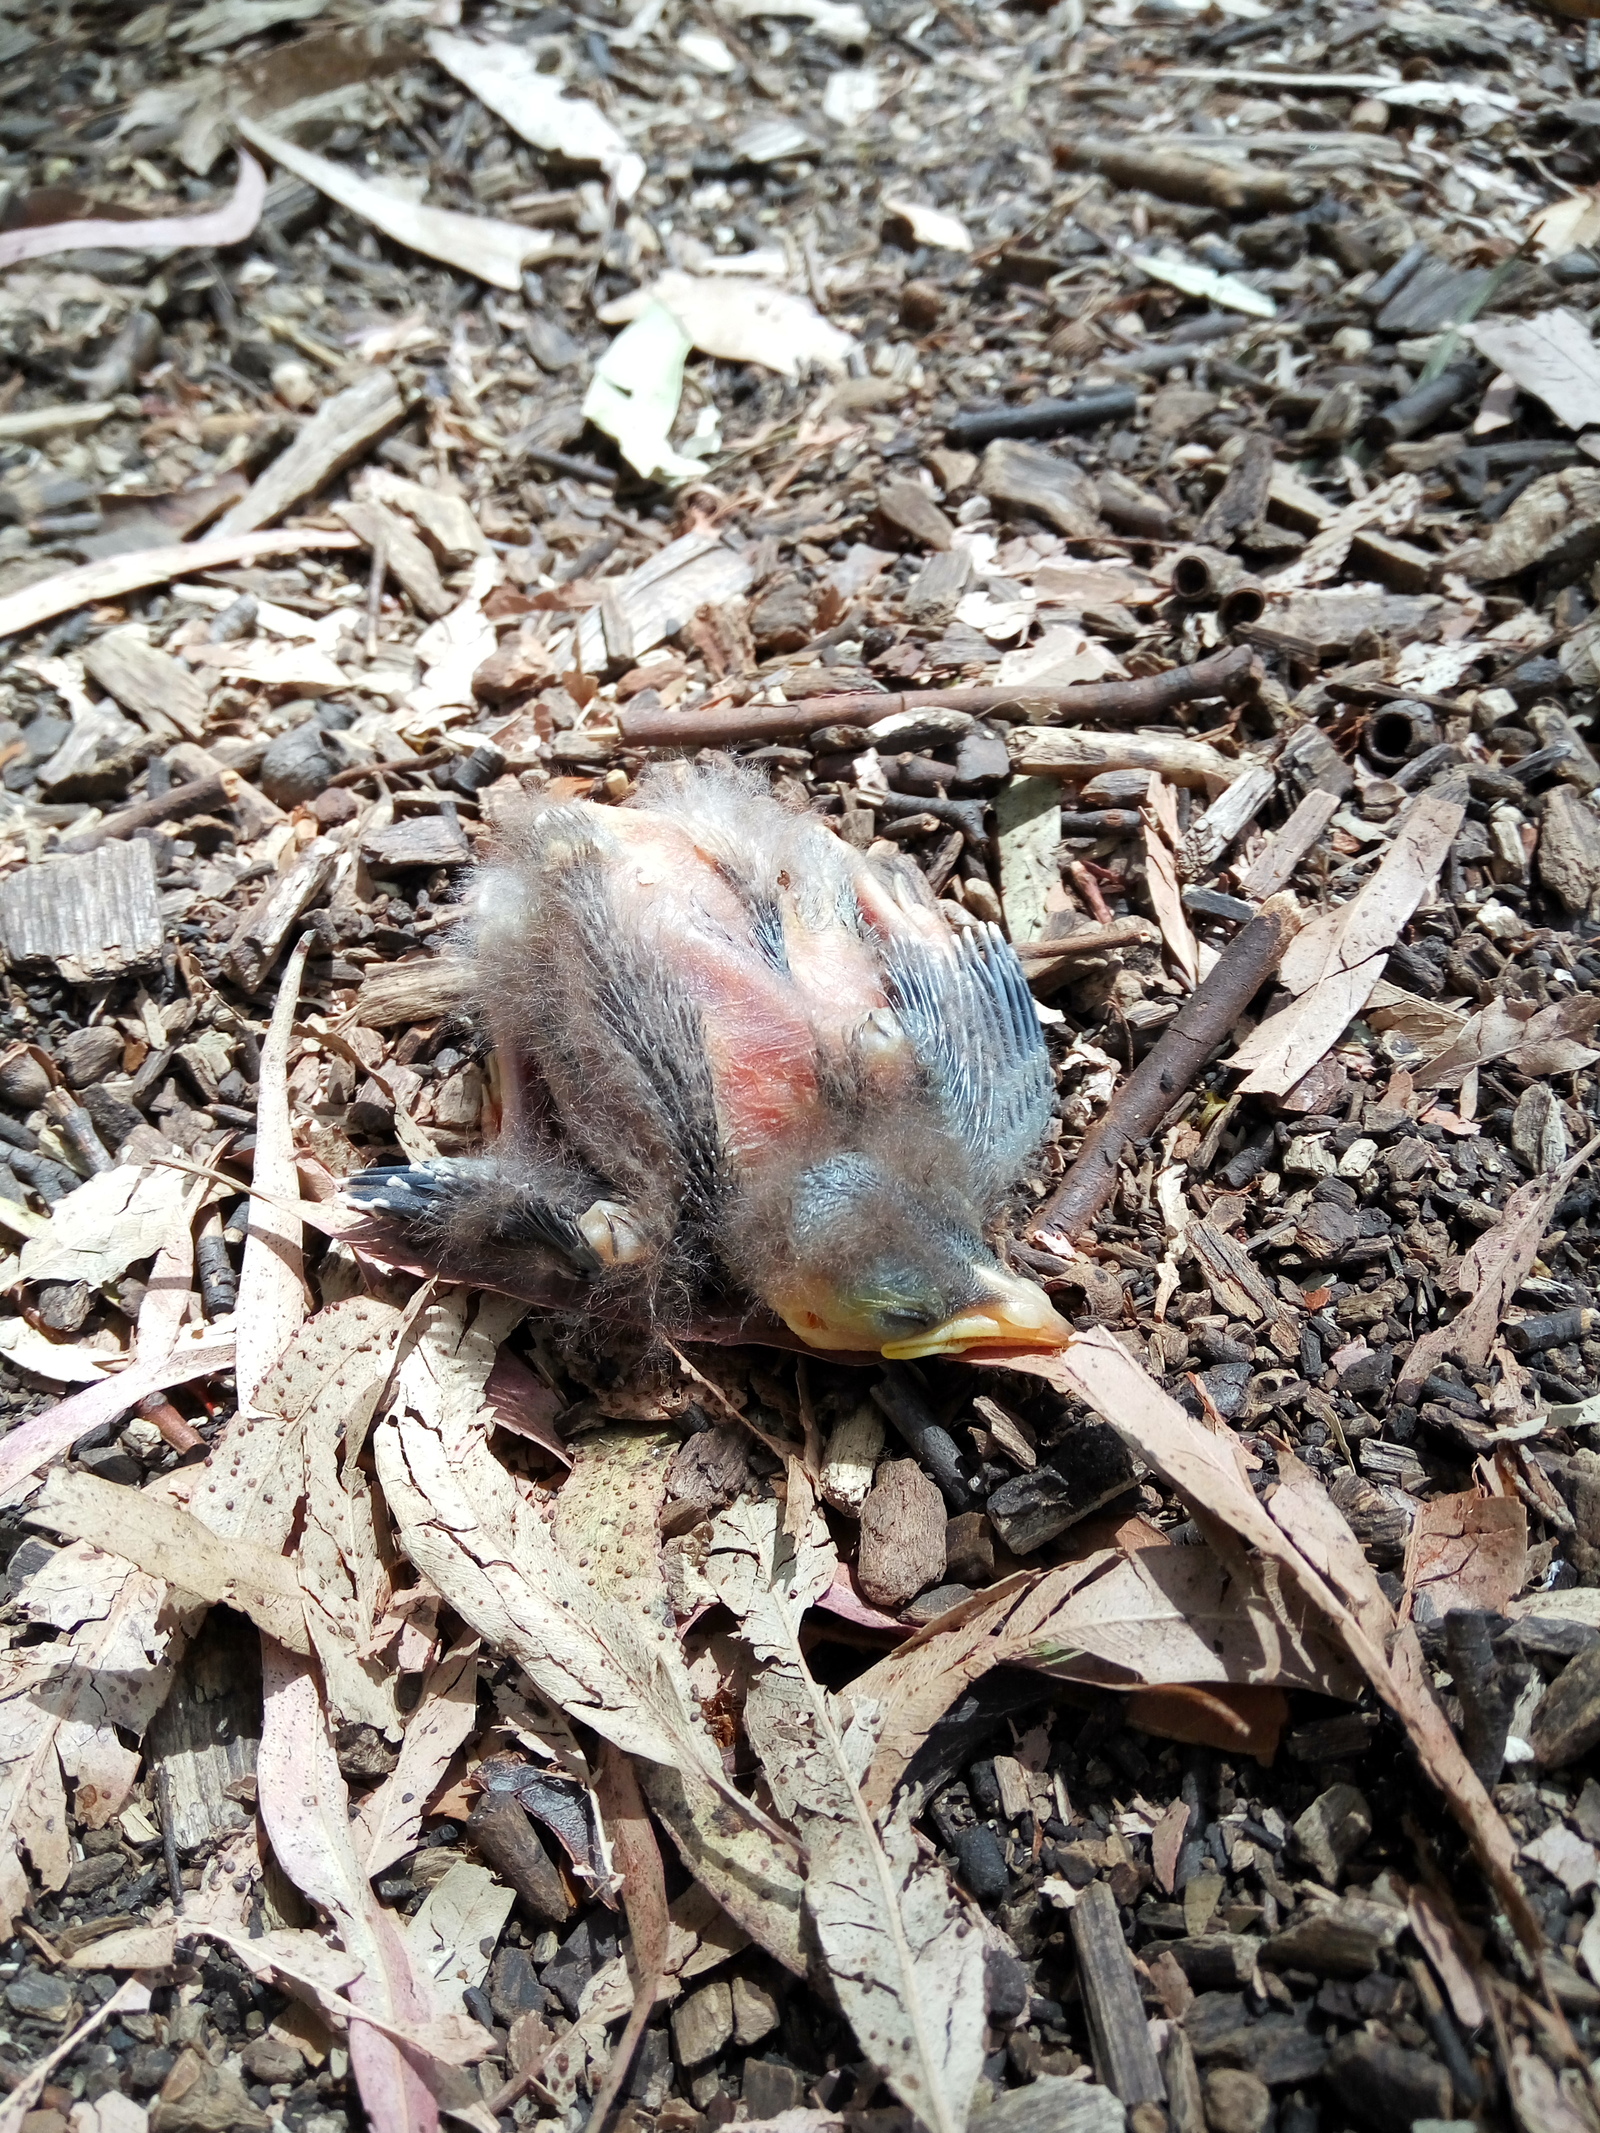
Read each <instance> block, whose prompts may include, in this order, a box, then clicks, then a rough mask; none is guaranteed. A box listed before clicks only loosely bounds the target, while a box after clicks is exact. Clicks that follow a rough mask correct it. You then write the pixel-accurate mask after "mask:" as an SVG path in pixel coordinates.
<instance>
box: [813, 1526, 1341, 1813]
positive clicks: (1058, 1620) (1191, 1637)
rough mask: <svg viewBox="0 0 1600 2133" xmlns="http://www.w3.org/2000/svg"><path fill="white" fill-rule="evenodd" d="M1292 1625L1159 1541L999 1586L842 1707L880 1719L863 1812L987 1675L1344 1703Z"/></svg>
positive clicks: (861, 1684) (1244, 1586) (1323, 1642)
mask: <svg viewBox="0 0 1600 2133" xmlns="http://www.w3.org/2000/svg"><path fill="white" fill-rule="evenodd" d="M1297 1619H1298V1624H1299V1626H1298V1627H1297V1628H1289V1627H1287V1626H1286V1621H1285V1609H1284V1606H1283V1603H1282V1600H1281V1597H1279V1598H1278V1599H1276V1600H1274V1598H1273V1597H1271V1596H1270V1595H1269V1594H1268V1592H1267V1590H1266V1589H1265V1588H1264V1587H1263V1585H1262V1583H1261V1581H1260V1580H1259V1579H1258V1578H1254V1577H1252V1576H1250V1575H1249V1574H1248V1573H1247V1574H1246V1575H1244V1576H1243V1577H1241V1576H1240V1575H1239V1574H1238V1572H1237V1570H1236V1568H1235V1567H1234V1566H1231V1565H1228V1564H1225V1563H1223V1562H1222V1561H1220V1560H1219V1559H1218V1557H1217V1556H1215V1555H1213V1554H1212V1552H1211V1551H1210V1550H1209V1549H1205V1548H1174V1547H1171V1546H1169V1545H1168V1544H1167V1543H1166V1542H1165V1541H1164V1540H1159V1539H1158V1540H1157V1541H1156V1542H1155V1544H1154V1545H1152V1546H1144V1547H1140V1548H1138V1549H1136V1550H1134V1551H1132V1552H1127V1551H1124V1550H1122V1549H1117V1548H1112V1549H1103V1550H1100V1551H1097V1552H1096V1553H1095V1554H1093V1555H1090V1556H1089V1557H1087V1558H1085V1559H1084V1560H1083V1561H1081V1562H1076V1563H1064V1564H1061V1565H1060V1566H1059V1567H1057V1568H1056V1569H1053V1570H1049V1571H1046V1572H1045V1573H1044V1574H1043V1575H1042V1576H1035V1577H1032V1578H1029V1577H1026V1576H1024V1577H1021V1578H1014V1579H1010V1580H1008V1581H1006V1583H1005V1584H1003V1585H1000V1586H997V1587H994V1588H992V1589H991V1590H990V1591H989V1592H986V1593H983V1594H981V1595H979V1596H978V1598H977V1599H976V1600H974V1601H973V1602H970V1603H968V1605H967V1606H966V1607H964V1608H962V1609H961V1610H959V1611H958V1612H957V1613H956V1614H955V1616H954V1618H953V1619H952V1618H951V1617H946V1618H944V1620H943V1621H941V1622H939V1623H936V1624H931V1625H930V1626H929V1627H928V1628H927V1629H925V1630H923V1631H921V1632H920V1633H919V1634H918V1635H917V1636H915V1637H913V1638H912V1639H910V1640H909V1641H908V1642H907V1643H905V1644H903V1645H902V1646H901V1647H900V1648H899V1649H898V1650H897V1651H894V1652H891V1653H889V1654H888V1655H887V1656H886V1657H885V1658H883V1659H880V1660H879V1661H878V1663H877V1665H876V1666H873V1667H871V1668H869V1669H868V1671H867V1672H866V1673H865V1674H863V1675H862V1676H861V1677H860V1678H859V1679H858V1680H857V1681H855V1682H853V1683H852V1684H851V1687H850V1689H849V1691H848V1693H847V1698H846V1700H847V1701H848V1702H849V1703H850V1705H851V1706H852V1708H860V1709H863V1710H865V1709H867V1708H868V1707H870V1708H872V1709H874V1710H875V1711H877V1712H878V1713H880V1714H881V1715H880V1717H879V1720H878V1725H879V1739H878V1745H877V1748H876V1749H875V1751H874V1753H873V1758H872V1762H871V1764H870V1765H869V1767H868V1771H867V1776H866V1778H865V1780H864V1790H865V1793H866V1797H867V1800H868V1802H869V1804H870V1805H871V1806H872V1807H873V1808H874V1809H875V1810H878V1811H881V1810H882V1809H883V1808H884V1807H885V1806H886V1805H887V1804H888V1802H889V1800H890V1799H891V1798H892V1796H893V1794H894V1792H895V1790H896V1788H897V1786H898V1785H899V1782H900V1779H901V1777H902V1775H903V1773H904V1771H905V1769H906V1766H907V1765H908V1764H909V1763H910V1761H911V1758H912V1756H913V1755H915V1753H916V1752H917V1750H918V1748H919V1747H920V1746H921V1745H922V1742H923V1741H924V1740H925V1739H926V1737H927V1735H928V1732H929V1729H930V1728H931V1727H932V1726H933V1725H934V1724H935V1722H936V1721H937V1720H938V1719H939V1718H941V1717H942V1716H943V1714H944V1713H945V1711H947V1710H948V1709H949V1708H950V1706H951V1705H952V1704H953V1703H954V1702H955V1701H956V1700H957V1698H958V1697H959V1696H960V1694H961V1692H962V1690H963V1689H964V1688H966V1687H967V1686H969V1685H970V1684H971V1683H972V1682H974V1681H976V1680H978V1679H979V1678H980V1677H981V1676H982V1675H983V1674H986V1673H988V1672H989V1671H990V1669H991V1668H994V1667H998V1666H1019V1667H1035V1668H1038V1669H1039V1670H1040V1671H1041V1672H1043V1673H1048V1674H1053V1675H1055V1676H1057V1677H1058V1678H1059V1679H1062V1680H1069V1681H1084V1682H1092V1683H1097V1684H1101V1685H1106V1686H1111V1687H1119V1688H1120V1687H1128V1688H1132V1689H1144V1688H1148V1687H1151V1686H1157V1687H1160V1686H1166V1685H1169V1684H1181V1683H1189V1684H1195V1685H1217V1686H1222V1685H1230V1684H1231V1685H1237V1686H1252V1685H1254V1686H1260V1685H1269V1686H1273V1687H1294V1686H1299V1687H1304V1688H1313V1689H1316V1690H1319V1691H1321V1692H1322V1693H1324V1694H1331V1695H1336V1696H1338V1695H1343V1696H1350V1697H1354V1696H1355V1695H1356V1694H1357V1692H1358V1687H1359V1680H1360V1677H1359V1674H1358V1673H1357V1672H1356V1670H1355V1669H1354V1668H1353V1667H1351V1665H1350V1664H1349V1662H1348V1660H1347V1659H1346V1658H1345V1657H1344V1655H1343V1654H1342V1653H1341V1652H1340V1651H1339V1650H1338V1648H1337V1646H1336V1644H1335V1643H1334V1641H1333V1639H1332V1638H1331V1637H1330V1636H1329V1635H1328V1634H1327V1633H1326V1631H1325V1630H1323V1629H1322V1627H1321V1626H1320V1625H1319V1624H1318V1623H1317V1622H1316V1621H1315V1618H1314V1617H1312V1618H1310V1620H1309V1623H1308V1616H1307V1610H1305V1609H1304V1608H1303V1607H1301V1608H1299V1609H1298V1610H1297Z"/></svg>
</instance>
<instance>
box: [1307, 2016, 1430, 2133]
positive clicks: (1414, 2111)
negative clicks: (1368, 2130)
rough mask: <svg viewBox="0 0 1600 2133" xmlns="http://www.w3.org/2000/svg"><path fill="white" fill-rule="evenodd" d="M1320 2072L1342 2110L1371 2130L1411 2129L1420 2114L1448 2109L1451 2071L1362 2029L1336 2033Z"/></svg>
mask: <svg viewBox="0 0 1600 2133" xmlns="http://www.w3.org/2000/svg"><path fill="white" fill-rule="evenodd" d="M1323 2078H1324V2079H1325V2081H1326V2082H1327V2084H1328V2088H1329V2090H1330V2092H1331V2093H1332V2094H1333V2095H1334V2096H1336V2097H1337V2098H1338V2099H1339V2102H1340V2104H1341V2106H1342V2108H1343V2109H1344V2110H1345V2112H1346V2113H1347V2114H1348V2115H1349V2116H1350V2117H1352V2118H1353V2119H1354V2120H1355V2121H1356V2123H1357V2124H1358V2125H1361V2126H1370V2127H1372V2128H1373V2133H1411V2128H1412V2127H1413V2126H1414V2125H1415V2124H1416V2122H1417V2120H1418V2119H1419V2118H1448V2117H1449V2116H1450V2115H1451V2103H1452V2100H1453V2099H1452V2095H1451V2086H1450V2076H1449V2075H1448V2074H1447V2073H1446V2072H1445V2070H1444V2068H1443V2067H1442V2066H1441V2065H1440V2064H1439V2062H1438V2060H1437V2059H1433V2058H1429V2057H1427V2056H1425V2055H1424V2054H1423V2053H1422V2052H1413V2051H1407V2050H1406V2049H1405V2048H1404V2046H1402V2045H1399V2044H1389V2043H1386V2042H1385V2041H1384V2039H1383V2038H1381V2037H1376V2036H1373V2035H1372V2034H1371V2033H1370V2032H1368V2031H1366V2030H1358V2031H1357V2032H1356V2033H1355V2035H1353V2036H1349V2037H1341V2038H1340V2039H1339V2041H1338V2043H1337V2044H1336V2045H1335V2046H1334V2047H1333V2050H1332V2051H1331V2052H1330V2053H1329V2054H1328V2062H1327V2065H1326V2067H1325V2069H1324V2077H1323Z"/></svg>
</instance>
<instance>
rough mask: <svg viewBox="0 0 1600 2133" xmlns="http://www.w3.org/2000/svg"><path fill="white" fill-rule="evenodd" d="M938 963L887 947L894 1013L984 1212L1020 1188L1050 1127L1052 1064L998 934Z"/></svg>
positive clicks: (987, 934) (988, 931)
mask: <svg viewBox="0 0 1600 2133" xmlns="http://www.w3.org/2000/svg"><path fill="white" fill-rule="evenodd" d="M953 945H954V953H953V954H942V953H940V952H938V951H936V950H935V949H933V948H931V947H930V946H928V945H927V944H926V943H925V942H923V941H921V940H919V939H916V938H915V937H911V936H908V935H905V934H897V935H895V936H893V937H892V938H891V939H890V940H889V941H888V942H887V943H886V944H885V948H884V971H885V976H886V978H887V980H888V985H889V992H890V999H891V1004H892V1005H893V1006H894V1009H895V1011H896V1013H897V1014H898V1015H899V1017H900V1021H901V1024H902V1026H903V1028H904V1029H905V1031H906V1034H907V1036H908V1037H909V1039H910V1041H911V1045H912V1049H913V1050H914V1051H915V1053H916V1055H917V1058H918V1061H919V1063H920V1065H921V1067H922V1071H923V1073H924V1075H925V1077H926V1079H927V1083H928V1087H929V1090H930V1093H931V1094H932V1096H933V1098H934V1100H935V1101H936V1102H937V1103H938V1104H939V1106H940V1107H941V1109H942V1110H943V1112H944V1115H945V1118H946V1121H947V1122H948V1124H949V1126H950V1129H951V1131H952V1132H953V1133H954V1134H955V1135H956V1136H957V1137H958V1139H959V1140H960V1141H961V1143H962V1145H963V1146H964V1147H965V1149H966V1150H967V1152H968V1155H969V1157H970V1159H971V1162H972V1168H973V1175H974V1177H975V1179H976V1180H977V1181H978V1182H979V1184H980V1188H981V1190H982V1192H983V1195H984V1198H985V1201H986V1203H987V1205H988V1207H989V1208H990V1209H992V1208H993V1207H995V1206H996V1205H997V1204H998V1203H999V1202H1000V1201H1001V1200H1002V1199H1003V1198H1004V1197H1005V1195H1006V1193H1007V1192H1008V1191H1009V1190H1010V1188H1011V1187H1012V1186H1013V1185H1014V1184H1015V1183H1016V1181H1017V1179H1018V1177H1019V1176H1020V1174H1021V1172H1022V1170H1023V1167H1024V1166H1025V1164H1026V1163H1027V1160H1028V1158H1029V1156H1030V1155H1032V1153H1033V1152H1034V1150H1035V1148H1036V1147H1037V1146H1038V1144H1039V1142H1040V1140H1041V1138H1042V1137H1043V1134H1044V1130H1045V1127H1046V1126H1047V1125H1048V1124H1049V1121H1050V1115H1051V1110H1052V1107H1053V1101H1054V1084H1053V1081H1052V1078H1051V1073H1050V1055H1049V1052H1048V1050H1047V1049H1046V1046H1045V1041H1044V1032H1043V1031H1042V1030H1041V1029H1040V1027H1039V1018H1038V1015H1037V1014H1036V1013H1035V1011H1034V1004H1033V995H1032V994H1031V993H1030V992H1029V990H1028V980H1027V977H1026V975H1025V973H1024V971H1023V968H1022V965H1021V963H1020V962H1019V961H1018V960H1017V955H1016V951H1015V950H1014V949H1013V948H1012V946H1011V944H1010V942H1009V941H1007V940H1006V938H1005V937H1004V935H1003V934H1002V933H1001V932H1000V930H999V928H998V927H996V926H983V927H975V928H973V930H972V931H970V932H967V933H962V934H960V935H958V936H957V937H956V939H955V942H954V944H953Z"/></svg>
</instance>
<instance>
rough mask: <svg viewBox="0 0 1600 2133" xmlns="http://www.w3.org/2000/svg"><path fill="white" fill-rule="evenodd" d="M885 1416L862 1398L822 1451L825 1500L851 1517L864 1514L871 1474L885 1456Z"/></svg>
mask: <svg viewBox="0 0 1600 2133" xmlns="http://www.w3.org/2000/svg"><path fill="white" fill-rule="evenodd" d="M883 1438H884V1429H883V1417H882V1416H881V1415H880V1414H879V1412H878V1410H877V1409H876V1408H875V1407H873V1406H872V1405H871V1404H870V1403H869V1402H866V1401H863V1403H862V1404H861V1406H859V1407H858V1408H856V1410H855V1411H854V1413H853V1414H849V1415H846V1416H845V1418H844V1420H843V1421H842V1422H840V1423H839V1424H838V1425H837V1426H836V1427H835V1429H834V1431H833V1434H832V1435H831V1436H830V1437H829V1439H828V1444H827V1449H826V1451H825V1452H824V1453H823V1455H822V1495H823V1501H824V1502H826V1503H830V1504H832V1506H833V1508H834V1509H835V1510H836V1511H843V1512H844V1513H845V1515H846V1516H847V1517H849V1518H859V1517H860V1516H861V1506H862V1505H863V1504H864V1503H865V1502H866V1500H867V1493H868V1491H869V1490H870V1489H871V1487H872V1477H873V1475H874V1474H875V1473H876V1471H877V1467H878V1461H879V1460H880V1459H881V1458H882V1457H883Z"/></svg>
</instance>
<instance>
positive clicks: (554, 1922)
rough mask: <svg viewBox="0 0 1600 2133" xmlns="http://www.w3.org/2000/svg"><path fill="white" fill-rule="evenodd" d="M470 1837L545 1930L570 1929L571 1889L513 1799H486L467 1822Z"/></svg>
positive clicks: (504, 1795) (495, 1796)
mask: <svg viewBox="0 0 1600 2133" xmlns="http://www.w3.org/2000/svg"><path fill="white" fill-rule="evenodd" d="M467 1837H468V1839H469V1840H470V1842H471V1843H472V1844H473V1845H474V1847H475V1848H476V1849H477V1851H478V1852H479V1853H480V1854H481V1855H482V1857H483V1858H484V1859H485V1860H487V1861H488V1863H489V1865H490V1866H492V1867H493V1868H494V1870H495V1872H496V1873H497V1874H498V1875H499V1876H500V1879H501V1880H502V1881H503V1882H505V1884H506V1885H507V1887H508V1888H513V1889H515V1890H516V1892H517V1894H518V1896H520V1897H521V1899H522V1901H523V1903H524V1904H525V1905H526V1906H527V1908H528V1910H529V1911H530V1912H531V1914H532V1915H533V1917H534V1918H535V1919H536V1920H537V1921H538V1923H539V1924H540V1925H541V1926H556V1927H560V1926H564V1925H565V1924H566V1922H567V1920H568V1919H569V1918H570V1917H571V1915H572V1904H571V1901H570V1899H569V1897H568V1895H567V1891H566V1885H565V1883H564V1882H563V1881H562V1879H561V1875H560V1873H559V1872H558V1870H557V1869H556V1867H555V1865H554V1864H553V1863H552V1861H551V1858H550V1854H549V1853H548V1852H547V1851H546V1850H545V1848H544V1846H543V1845H542V1844H541V1843H540V1842H539V1839H538V1836H537V1834H536V1832H535V1830H534V1827H533V1824H532V1823H531V1822H530V1821H529V1819H528V1815H527V1810H526V1809H525V1808H524V1807H523V1806H522V1805H521V1803H520V1802H519V1801H518V1800H517V1799H516V1798H515V1797H514V1796H513V1795H511V1794H509V1793H492V1792H491V1793H485V1795H484V1796H483V1798H482V1799H481V1800H479V1802H478V1804H477V1805H476V1807H474V1808H473V1810H472V1812H471V1814H470V1815H469V1816H468V1817H467Z"/></svg>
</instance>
